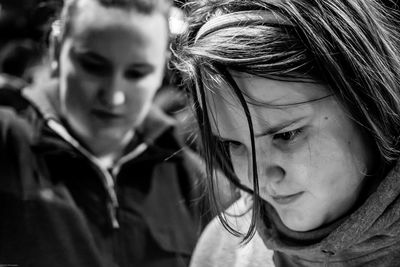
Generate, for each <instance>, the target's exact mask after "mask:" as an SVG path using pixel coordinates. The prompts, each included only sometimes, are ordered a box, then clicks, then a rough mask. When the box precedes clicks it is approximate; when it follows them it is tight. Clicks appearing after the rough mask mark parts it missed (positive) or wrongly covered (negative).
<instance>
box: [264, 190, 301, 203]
mask: <svg viewBox="0 0 400 267" xmlns="http://www.w3.org/2000/svg"><path fill="white" fill-rule="evenodd" d="M303 193H304V192H299V193H296V194H292V195H275V196H272V200H273V201H275V203H277V204H279V205H287V204H290V203H292V202H295V201H296V200H297V199H299V198H300V197H301V196H302V195H303Z"/></svg>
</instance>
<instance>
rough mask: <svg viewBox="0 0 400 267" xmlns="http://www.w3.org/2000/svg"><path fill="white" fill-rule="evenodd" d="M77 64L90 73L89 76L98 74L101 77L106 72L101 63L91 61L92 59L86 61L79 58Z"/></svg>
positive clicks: (105, 67)
mask: <svg viewBox="0 0 400 267" xmlns="http://www.w3.org/2000/svg"><path fill="white" fill-rule="evenodd" d="M79 64H80V65H81V67H82V68H83V69H84V70H85V71H87V72H89V73H91V74H95V75H96V74H99V75H103V74H106V73H107V71H108V67H107V66H105V65H104V64H103V63H101V62H98V61H95V60H92V59H86V58H80V59H79Z"/></svg>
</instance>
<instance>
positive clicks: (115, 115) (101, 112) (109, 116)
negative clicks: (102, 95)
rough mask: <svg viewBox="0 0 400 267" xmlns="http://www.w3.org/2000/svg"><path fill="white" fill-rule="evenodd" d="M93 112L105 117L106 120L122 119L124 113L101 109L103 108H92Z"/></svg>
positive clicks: (102, 117) (97, 115)
mask: <svg viewBox="0 0 400 267" xmlns="http://www.w3.org/2000/svg"><path fill="white" fill-rule="evenodd" d="M92 114H93V115H95V116H96V117H98V118H101V119H105V120H111V119H121V118H122V117H123V114H119V113H117V112H112V111H106V110H101V109H94V110H92Z"/></svg>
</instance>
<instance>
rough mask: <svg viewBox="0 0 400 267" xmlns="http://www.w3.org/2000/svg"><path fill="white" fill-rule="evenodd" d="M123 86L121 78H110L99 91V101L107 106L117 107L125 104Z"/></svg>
mask: <svg viewBox="0 0 400 267" xmlns="http://www.w3.org/2000/svg"><path fill="white" fill-rule="evenodd" d="M124 87H125V86H124V81H123V80H122V79H121V78H118V77H115V78H112V79H111V78H110V80H109V81H108V82H107V83H106V84H105V85H104V86H103V88H102V89H101V91H100V100H101V102H102V103H103V104H104V105H106V106H109V107H117V106H121V105H123V104H125V102H126V94H125V88H124Z"/></svg>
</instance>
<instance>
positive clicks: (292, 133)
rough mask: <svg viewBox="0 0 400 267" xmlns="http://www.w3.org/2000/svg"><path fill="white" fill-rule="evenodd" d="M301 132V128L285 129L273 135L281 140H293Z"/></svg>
mask: <svg viewBox="0 0 400 267" xmlns="http://www.w3.org/2000/svg"><path fill="white" fill-rule="evenodd" d="M302 132H303V129H301V128H300V129H296V130H293V131H287V132H283V133H277V134H275V135H274V137H273V138H274V139H275V140H281V141H285V142H291V141H294V140H295V139H296V138H297V137H298V136H299V135H300V134H301V133H302Z"/></svg>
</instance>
